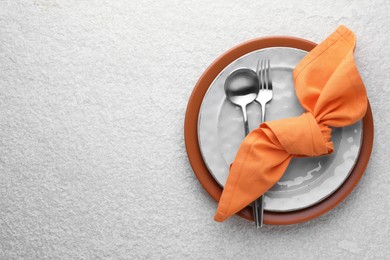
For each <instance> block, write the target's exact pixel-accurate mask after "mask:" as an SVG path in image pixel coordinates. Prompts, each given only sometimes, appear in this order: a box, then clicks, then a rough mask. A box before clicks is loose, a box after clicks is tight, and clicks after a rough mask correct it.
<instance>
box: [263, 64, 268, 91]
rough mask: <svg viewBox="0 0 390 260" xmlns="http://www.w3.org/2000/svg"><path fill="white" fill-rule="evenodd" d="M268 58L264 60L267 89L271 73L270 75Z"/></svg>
mask: <svg viewBox="0 0 390 260" xmlns="http://www.w3.org/2000/svg"><path fill="white" fill-rule="evenodd" d="M268 61H269V60H268V59H267V60H265V61H264V72H265V77H264V81H265V86H266V87H265V89H268V79H269V75H268Z"/></svg>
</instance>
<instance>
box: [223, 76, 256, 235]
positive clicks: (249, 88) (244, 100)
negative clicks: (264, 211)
mask: <svg viewBox="0 0 390 260" xmlns="http://www.w3.org/2000/svg"><path fill="white" fill-rule="evenodd" d="M259 90H260V86H259V79H258V77H257V74H256V72H254V71H253V70H250V69H238V70H235V71H233V72H232V73H230V75H229V76H228V77H227V79H226V81H225V94H226V98H227V99H228V100H229V101H230V102H232V103H233V104H235V105H237V106H240V107H241V110H242V114H243V117H244V126H245V136H246V135H248V134H249V126H248V115H247V113H246V106H247V105H248V104H250V103H252V102H253V101H254V100H255V99H256V97H257V94H258V93H259ZM258 208H259V202H258V201H257V200H255V201H254V205H253V216H254V219H255V224H256V227H257V228H259V227H260V221H259V211H258V210H257V209H258Z"/></svg>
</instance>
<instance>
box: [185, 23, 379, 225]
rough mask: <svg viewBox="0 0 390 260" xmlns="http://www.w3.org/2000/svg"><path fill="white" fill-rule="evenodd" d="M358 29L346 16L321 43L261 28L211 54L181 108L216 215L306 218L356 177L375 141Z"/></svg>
mask: <svg viewBox="0 0 390 260" xmlns="http://www.w3.org/2000/svg"><path fill="white" fill-rule="evenodd" d="M355 45H356V37H355V35H354V33H353V32H352V31H350V30H349V29H348V28H347V27H345V26H340V27H339V28H337V30H336V31H335V32H333V33H332V34H331V35H329V36H328V37H326V38H325V40H324V41H323V42H321V43H320V44H318V45H317V44H315V43H313V42H311V41H308V40H305V39H301V38H296V37H290V36H275V37H262V38H257V39H254V40H250V41H247V42H245V43H242V44H240V45H238V46H236V47H234V48H232V49H230V50H228V51H227V52H225V53H224V54H222V55H221V56H220V57H219V58H217V59H216V60H215V61H214V62H213V63H212V64H211V65H210V66H209V67H208V68H207V69H206V71H205V72H204V73H203V75H202V76H201V77H200V79H199V80H198V82H197V84H196V86H195V88H194V90H193V93H192V95H191V98H190V100H189V102H188V106H187V111H186V116H185V129H184V132H185V133H184V134H185V144H186V149H187V154H188V158H189V161H190V163H191V166H192V169H193V171H194V173H195V175H196V177H197V178H198V179H199V181H200V183H201V184H202V186H203V188H204V189H205V190H206V191H207V192H208V193H209V194H210V196H211V197H212V198H213V199H215V200H216V201H217V202H218V206H217V208H216V212H215V216H214V220H215V221H217V222H223V221H225V220H227V219H228V218H230V217H231V216H233V215H235V214H237V215H238V216H240V217H242V218H244V219H247V220H249V221H254V223H255V227H257V228H260V227H262V226H263V225H264V224H266V225H290V224H297V223H301V222H305V221H308V220H311V219H313V218H316V217H318V216H321V215H323V214H324V213H326V212H328V211H330V210H331V209H333V208H334V207H336V206H337V205H339V203H340V202H341V201H342V200H343V199H344V198H345V197H346V196H347V195H348V194H350V192H351V191H352V190H353V189H354V187H355V186H356V185H357V183H358V182H359V180H360V179H361V177H362V176H363V174H364V171H365V169H366V166H367V164H368V161H369V158H370V154H371V150H372V144H373V135H374V134H373V118H372V112H371V108H370V104H369V101H368V98H367V94H366V86H365V85H364V83H363V80H362V79H361V77H360V74H359V72H358V69H357V68H356V65H355V62H354V57H353V53H354V50H355Z"/></svg>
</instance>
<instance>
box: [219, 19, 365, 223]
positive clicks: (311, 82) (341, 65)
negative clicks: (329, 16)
mask: <svg viewBox="0 0 390 260" xmlns="http://www.w3.org/2000/svg"><path fill="white" fill-rule="evenodd" d="M355 42H356V39H355V35H354V34H353V32H352V31H350V30H349V29H348V28H346V27H345V26H340V27H339V28H338V29H337V30H336V31H335V32H334V33H333V34H331V35H330V36H329V37H328V38H327V39H326V40H325V41H323V42H322V43H321V44H319V45H318V46H316V47H315V48H314V49H313V50H312V51H311V52H310V53H309V54H307V55H306V57H305V58H304V59H303V60H302V61H301V62H300V63H299V64H298V65H297V67H296V68H295V69H294V72H293V76H294V83H295V90H296V95H297V97H298V99H299V101H300V103H301V105H302V106H303V107H304V108H305V110H306V111H307V112H305V113H303V114H302V115H301V116H298V117H293V118H287V119H282V120H276V121H270V122H266V123H263V124H261V125H260V128H258V129H255V130H253V131H252V132H251V133H250V134H249V135H248V136H247V137H246V138H245V139H244V141H243V142H242V144H241V146H240V148H239V150H238V152H237V155H236V158H235V159H234V162H233V165H232V167H231V169H230V173H229V177H228V179H227V182H226V185H225V188H224V190H223V192H222V196H221V198H220V201H219V205H218V209H217V212H216V214H215V217H214V219H215V220H216V221H220V222H222V221H224V220H226V219H227V218H229V217H230V216H232V215H234V214H235V213H237V212H238V211H240V210H241V209H243V208H244V207H246V206H247V205H248V204H250V203H251V202H253V201H254V200H255V199H257V198H258V197H260V196H261V195H263V194H264V193H265V192H266V191H267V190H269V189H270V188H271V187H272V186H273V185H274V184H276V183H277V182H278V180H279V179H280V178H281V177H282V175H283V173H284V172H285V170H286V168H287V166H288V164H289V162H290V161H291V159H292V158H293V157H307V156H320V155H325V154H330V153H332V152H333V143H332V141H331V131H332V130H331V128H330V127H343V126H347V125H351V124H353V123H355V122H356V121H358V120H360V119H361V118H362V117H363V116H364V115H365V113H366V109H367V94H366V90H365V87H364V84H363V81H362V79H361V77H360V75H359V72H358V70H357V68H356V65H355V62H354V58H353V51H354V48H355Z"/></svg>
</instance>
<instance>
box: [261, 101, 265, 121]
mask: <svg viewBox="0 0 390 260" xmlns="http://www.w3.org/2000/svg"><path fill="white" fill-rule="evenodd" d="M264 122H265V104H264V105H263V104H262V105H261V123H264Z"/></svg>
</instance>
